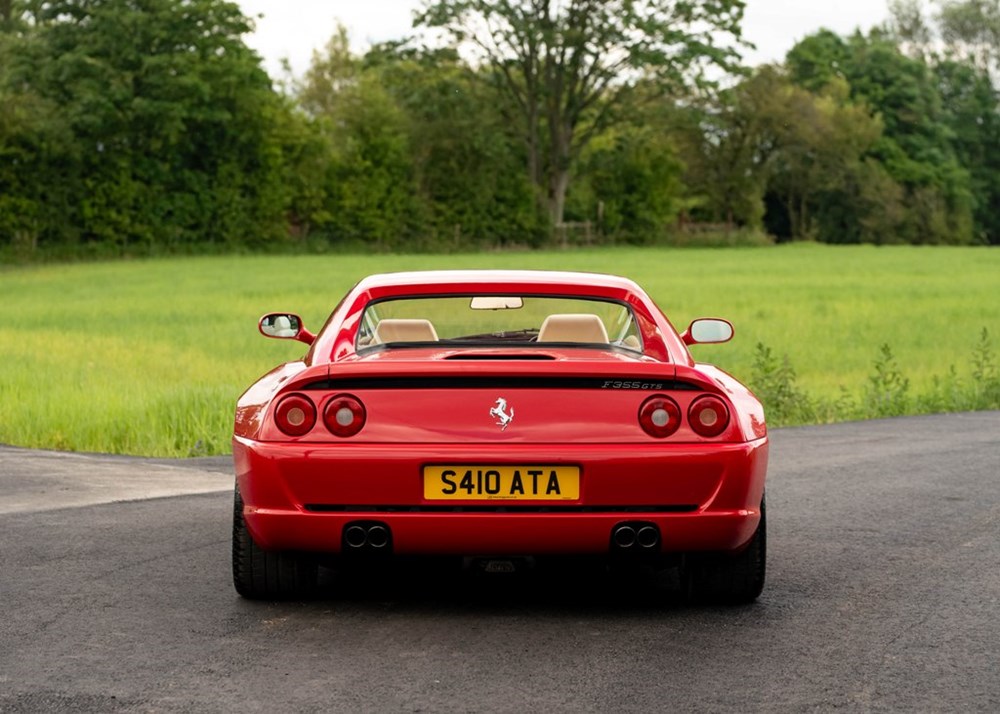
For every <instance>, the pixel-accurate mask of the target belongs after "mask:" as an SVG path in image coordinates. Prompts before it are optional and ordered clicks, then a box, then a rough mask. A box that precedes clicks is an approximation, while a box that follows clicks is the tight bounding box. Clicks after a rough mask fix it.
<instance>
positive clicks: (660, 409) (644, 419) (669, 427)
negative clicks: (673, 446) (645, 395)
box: [639, 396, 681, 439]
mask: <svg viewBox="0 0 1000 714" xmlns="http://www.w3.org/2000/svg"><path fill="white" fill-rule="evenodd" d="M639 424H641V425H642V428H643V430H644V431H645V432H646V433H647V434H649V435H650V436H655V437H657V438H658V439H662V438H664V437H667V436H670V435H671V434H673V433H674V432H675V431H677V429H678V428H680V425H681V408H680V407H679V406H677V402H675V401H674V400H673V399H671V398H670V397H663V396H655V397H650V398H649V399H647V400H646V401H644V402H643V403H642V406H641V407H639Z"/></svg>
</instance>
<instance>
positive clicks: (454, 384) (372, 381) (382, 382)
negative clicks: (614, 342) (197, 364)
mask: <svg viewBox="0 0 1000 714" xmlns="http://www.w3.org/2000/svg"><path fill="white" fill-rule="evenodd" d="M297 389H300V390H302V391H362V390H371V389H398V390H405V389H489V390H493V389H534V390H553V389H595V390H606V391H615V392H622V391H633V392H638V391H644V392H670V391H701V390H702V389H704V386H703V385H699V384H694V383H692V382H689V381H682V380H678V379H664V378H656V377H649V376H642V375H639V376H636V375H628V374H622V375H617V376H608V375H597V376H594V375H591V376H564V377H558V376H537V375H523V376H522V375H505V376H504V375H496V376H494V375H454V376H442V375H427V376H419V377H418V376H397V377H393V376H378V377H358V376H354V377H329V378H327V379H324V380H315V381H312V382H309V383H306V384H301V385H300V386H298V387H297Z"/></svg>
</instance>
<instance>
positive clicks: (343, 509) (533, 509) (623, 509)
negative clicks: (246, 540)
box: [305, 503, 698, 514]
mask: <svg viewBox="0 0 1000 714" xmlns="http://www.w3.org/2000/svg"><path fill="white" fill-rule="evenodd" d="M305 509H306V510H307V511H309V512H310V513H554V514H558V513H691V512H693V511H697V510H698V506H696V505H690V504H679V505H673V506H558V505H554V506H487V505H482V506H479V505H477V506H384V505H381V506H378V505H372V506H365V505H360V506H346V505H344V506H342V505H338V504H332V503H307V504H306V505H305Z"/></svg>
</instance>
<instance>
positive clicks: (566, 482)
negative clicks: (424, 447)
mask: <svg viewBox="0 0 1000 714" xmlns="http://www.w3.org/2000/svg"><path fill="white" fill-rule="evenodd" d="M424 498H425V499H426V500H428V501H450V500H463V501H576V500H578V499H579V498H580V467H579V466H488V465H487V466H425V467H424Z"/></svg>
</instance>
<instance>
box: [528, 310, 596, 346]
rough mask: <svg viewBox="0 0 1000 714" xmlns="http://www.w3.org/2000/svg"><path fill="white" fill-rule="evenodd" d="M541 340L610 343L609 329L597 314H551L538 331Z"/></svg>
mask: <svg viewBox="0 0 1000 714" xmlns="http://www.w3.org/2000/svg"><path fill="white" fill-rule="evenodd" d="M538 341H539V342H589V343H595V342H596V343H601V344H607V343H608V331H607V330H605V329H604V323H603V322H601V318H599V317H598V316H597V315H549V316H548V317H546V318H545V322H543V323H542V329H540V330H539V331H538Z"/></svg>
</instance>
